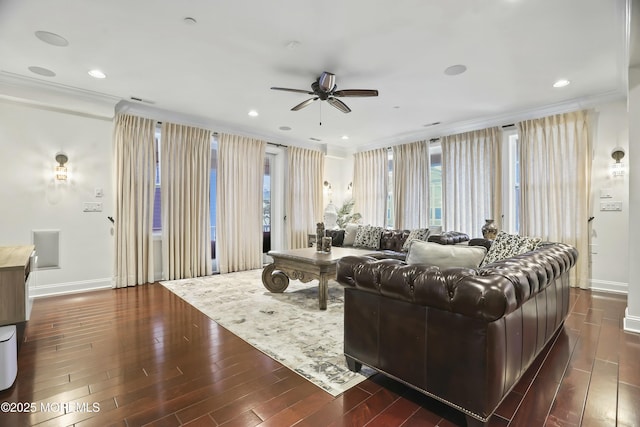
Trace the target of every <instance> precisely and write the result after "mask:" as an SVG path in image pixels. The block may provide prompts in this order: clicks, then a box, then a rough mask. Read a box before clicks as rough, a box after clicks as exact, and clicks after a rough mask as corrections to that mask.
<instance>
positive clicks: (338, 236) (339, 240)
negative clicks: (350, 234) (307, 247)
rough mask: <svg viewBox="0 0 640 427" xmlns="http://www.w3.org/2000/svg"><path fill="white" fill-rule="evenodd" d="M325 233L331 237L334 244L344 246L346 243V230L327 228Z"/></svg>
mask: <svg viewBox="0 0 640 427" xmlns="http://www.w3.org/2000/svg"><path fill="white" fill-rule="evenodd" d="M325 235H326V236H327V237H331V245H332V246H342V245H343V244H344V235H345V231H344V230H326V231H325Z"/></svg>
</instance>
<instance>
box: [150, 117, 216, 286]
mask: <svg viewBox="0 0 640 427" xmlns="http://www.w3.org/2000/svg"><path fill="white" fill-rule="evenodd" d="M210 174H211V131H208V130H205V129H199V128H194V127H189V126H183V125H177V124H173V123H163V124H162V136H161V138H160V192H161V204H162V209H161V211H160V212H161V217H162V273H163V277H164V279H165V280H174V279H187V278H192V277H200V276H207V275H210V274H211V272H212V268H211V224H210V223H211V220H210V212H209V210H210V207H209V206H210V203H209V187H210V182H211V177H210Z"/></svg>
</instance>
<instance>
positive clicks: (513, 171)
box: [502, 129, 520, 234]
mask: <svg viewBox="0 0 640 427" xmlns="http://www.w3.org/2000/svg"><path fill="white" fill-rule="evenodd" d="M503 135H504V136H503V144H504V145H503V147H504V148H505V149H504V150H503V157H502V170H503V171H504V172H505V173H503V179H502V187H503V194H502V198H503V209H502V210H503V217H502V228H503V229H504V230H505V231H507V232H509V233H513V234H518V232H519V231H520V157H519V155H520V154H519V149H518V133H517V131H516V130H515V129H514V130H508V131H504V133H503Z"/></svg>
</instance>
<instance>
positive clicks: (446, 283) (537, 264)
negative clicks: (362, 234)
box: [337, 243, 578, 322]
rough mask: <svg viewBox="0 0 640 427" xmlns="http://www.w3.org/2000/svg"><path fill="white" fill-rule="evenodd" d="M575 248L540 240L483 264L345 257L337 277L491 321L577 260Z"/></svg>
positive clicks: (371, 289)
mask: <svg viewBox="0 0 640 427" xmlns="http://www.w3.org/2000/svg"><path fill="white" fill-rule="evenodd" d="M577 257H578V252H577V250H576V249H575V248H574V247H572V246H570V245H566V244H564V243H546V244H542V245H541V246H540V247H539V248H538V249H536V250H535V251H531V252H528V253H525V254H521V255H517V256H514V257H511V258H507V259H504V260H501V261H497V262H494V263H492V264H488V265H487V266H485V267H483V268H478V269H470V268H449V269H445V270H441V269H440V268H438V267H428V266H424V265H407V264H406V263H404V262H403V261H400V260H396V259H383V260H378V259H375V258H372V257H362V256H357V257H353V256H351V257H345V258H343V259H341V260H340V262H339V263H338V271H337V280H338V281H339V282H340V283H342V284H343V285H346V286H353V287H356V288H359V289H362V290H364V291H367V292H371V293H377V294H380V295H383V296H386V297H389V298H394V299H397V300H402V301H407V302H411V303H413V304H419V305H424V306H429V307H434V308H438V309H441V310H445V311H450V312H455V313H459V314H462V315H465V316H469V317H474V318H478V319H483V320H485V321H489V322H490V321H494V320H496V319H499V318H500V317H503V316H505V315H507V314H509V313H511V312H512V311H514V310H515V309H516V308H518V307H520V306H521V305H522V304H523V303H524V302H526V301H527V300H528V299H530V298H531V297H532V296H534V295H535V294H537V293H538V292H539V291H540V290H542V289H544V288H545V287H547V286H548V285H549V283H551V282H552V281H553V280H555V279H556V278H558V277H560V275H562V274H563V273H565V272H567V271H569V269H570V268H571V267H573V266H574V265H575V263H576V260H577Z"/></svg>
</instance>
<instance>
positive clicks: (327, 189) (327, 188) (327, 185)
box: [323, 181, 331, 191]
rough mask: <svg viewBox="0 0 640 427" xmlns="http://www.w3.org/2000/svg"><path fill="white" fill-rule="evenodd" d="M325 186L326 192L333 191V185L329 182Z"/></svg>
mask: <svg viewBox="0 0 640 427" xmlns="http://www.w3.org/2000/svg"><path fill="white" fill-rule="evenodd" d="M323 185H324V189H325V190H326V191H329V190H331V183H330V182H329V181H325V182H324V184H323Z"/></svg>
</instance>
